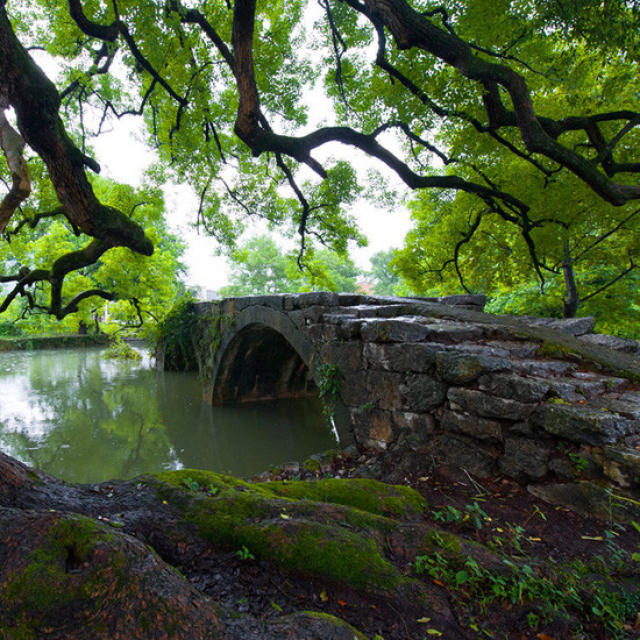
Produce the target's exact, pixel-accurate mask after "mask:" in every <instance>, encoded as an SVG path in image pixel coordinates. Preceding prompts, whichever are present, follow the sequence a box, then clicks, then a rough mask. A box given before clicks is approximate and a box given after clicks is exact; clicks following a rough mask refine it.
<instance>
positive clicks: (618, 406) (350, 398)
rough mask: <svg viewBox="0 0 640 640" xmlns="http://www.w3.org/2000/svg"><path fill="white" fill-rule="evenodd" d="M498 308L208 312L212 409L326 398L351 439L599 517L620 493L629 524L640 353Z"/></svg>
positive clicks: (638, 455)
mask: <svg viewBox="0 0 640 640" xmlns="http://www.w3.org/2000/svg"><path fill="white" fill-rule="evenodd" d="M483 305H484V298H483V297H482V296H449V297H446V298H432V299H424V298H422V299H409V298H374V297H369V296H360V295H351V294H335V293H327V292H319V293H309V294H283V295H273V296H260V297H246V298H231V299H226V300H222V301H220V302H216V303H200V304H197V305H196V307H195V309H196V313H197V318H198V321H197V326H198V329H197V331H196V332H195V335H194V336H193V338H194V340H193V348H194V350H195V354H196V358H197V362H198V366H199V370H200V375H201V377H202V380H203V382H204V389H205V399H206V400H207V401H208V402H211V403H213V404H223V403H232V402H249V401H256V400H268V399H275V398H293V397H304V396H312V395H314V396H315V395H318V394H320V395H322V396H323V398H324V400H325V402H326V403H327V404H328V405H329V407H330V409H331V411H332V414H333V418H334V420H335V425H336V427H337V430H338V433H339V435H340V439H341V442H342V444H348V443H355V444H356V445H357V447H358V448H359V449H360V450H364V449H378V450H383V451H387V452H389V451H396V452H405V453H406V455H407V456H409V457H412V459H414V460H416V459H417V460H422V462H423V466H424V468H427V467H428V466H429V465H430V464H433V463H434V462H439V463H441V464H447V465H452V466H455V467H458V468H462V469H464V470H465V471H468V472H469V473H472V474H475V475H477V476H480V477H483V476H489V475H493V474H496V473H501V474H504V475H507V476H510V477H512V478H514V479H516V480H518V481H520V482H524V483H526V484H527V485H528V486H529V488H530V490H531V491H532V492H533V493H535V494H536V495H539V496H540V497H542V498H546V499H550V500H551V501H554V502H560V503H565V504H570V505H571V506H572V507H574V508H577V509H578V510H582V511H587V512H593V511H594V510H596V511H598V510H600V511H602V509H604V508H605V507H604V506H603V505H605V504H608V505H609V507H610V506H611V503H612V500H611V497H610V496H611V491H612V490H613V491H614V495H615V496H617V497H616V500H615V501H614V502H615V504H616V505H617V506H616V509H617V511H618V516H619V517H623V518H626V519H628V518H629V517H634V518H638V517H639V513H640V510H639V507H640V502H638V500H640V491H639V489H640V393H639V391H638V390H639V389H640V385H639V384H638V383H639V382H640V358H638V343H636V342H634V341H631V340H624V339H620V338H615V337H612V336H601V335H597V334H593V333H591V331H592V329H593V320H592V319H590V318H575V319H569V320H549V319H541V318H533V317H527V318H515V317H507V316H493V315H489V314H485V313H482V311H481V310H482V307H483ZM170 365H171V363H170V362H166V363H165V367H170ZM403 455H404V454H403ZM612 487H613V489H612ZM609 507H607V508H609Z"/></svg>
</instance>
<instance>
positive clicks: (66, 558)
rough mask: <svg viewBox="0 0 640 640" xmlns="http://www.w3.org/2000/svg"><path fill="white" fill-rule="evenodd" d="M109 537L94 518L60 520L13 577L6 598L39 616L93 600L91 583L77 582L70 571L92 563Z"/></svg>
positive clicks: (9, 581)
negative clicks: (101, 543)
mask: <svg viewBox="0 0 640 640" xmlns="http://www.w3.org/2000/svg"><path fill="white" fill-rule="evenodd" d="M108 535H109V534H107V533H106V532H104V531H103V529H102V528H101V527H100V525H98V524H97V523H96V522H94V521H93V520H91V519H90V518H85V517H82V516H73V517H71V518H68V519H64V520H59V521H58V522H56V523H54V525H53V526H52V527H51V529H50V531H49V533H48V535H47V536H46V537H45V539H44V540H43V541H42V543H41V544H40V545H39V546H38V548H37V549H35V550H34V551H33V552H32V553H31V554H30V555H29V556H28V557H27V558H26V566H25V567H24V568H23V569H22V570H21V571H19V572H16V573H14V574H12V575H10V576H9V579H8V581H7V583H6V584H5V586H4V590H3V591H4V593H3V598H6V600H7V601H9V602H13V603H20V604H21V606H22V608H23V609H25V610H27V611H30V612H31V613H32V614H33V615H35V616H36V617H38V616H42V617H46V616H47V615H48V614H50V613H55V612H56V610H60V609H61V608H64V607H65V606H66V605H69V604H71V603H73V602H77V601H82V600H88V599H90V598H91V597H92V588H93V587H94V586H95V585H94V584H93V583H92V582H91V581H89V582H75V581H73V580H72V579H70V576H71V575H73V574H72V573H71V572H70V571H72V570H73V568H75V567H80V566H82V564H83V563H86V562H88V560H89V559H90V556H91V554H92V552H93V549H94V548H95V546H96V544H98V543H99V542H100V541H102V540H105V541H106V540H107V538H108Z"/></svg>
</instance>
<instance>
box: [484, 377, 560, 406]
mask: <svg viewBox="0 0 640 640" xmlns="http://www.w3.org/2000/svg"><path fill="white" fill-rule="evenodd" d="M479 388H480V390H482V391H487V392H488V393H490V394H491V395H494V396H499V397H500V398H511V399H512V400H519V401H521V402H539V401H540V400H542V398H544V396H545V395H546V393H547V391H549V383H548V382H545V381H544V380H534V379H532V378H523V377H522V376H519V375H517V374H503V373H493V374H490V375H485V376H482V377H481V378H480V381H479Z"/></svg>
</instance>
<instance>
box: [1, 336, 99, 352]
mask: <svg viewBox="0 0 640 640" xmlns="http://www.w3.org/2000/svg"><path fill="white" fill-rule="evenodd" d="M109 342H110V338H109V336H107V335H105V334H98V335H95V334H91V335H80V334H70V335H56V336H23V337H20V338H4V339H0V352H1V351H36V350H39V349H73V348H79V347H96V346H102V345H106V344H109Z"/></svg>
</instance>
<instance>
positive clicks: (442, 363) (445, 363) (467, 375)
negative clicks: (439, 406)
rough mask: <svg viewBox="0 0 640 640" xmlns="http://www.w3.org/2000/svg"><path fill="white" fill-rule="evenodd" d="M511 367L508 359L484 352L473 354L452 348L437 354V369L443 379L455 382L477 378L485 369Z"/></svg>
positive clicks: (497, 369) (494, 369)
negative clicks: (459, 351) (458, 351)
mask: <svg viewBox="0 0 640 640" xmlns="http://www.w3.org/2000/svg"><path fill="white" fill-rule="evenodd" d="M510 368H511V364H510V363H509V361H508V360H506V359H504V358H495V357H493V356H488V355H484V354H477V355H471V354H469V353H457V352H456V351H455V350H450V351H441V352H440V353H438V354H437V355H436V371H437V372H438V374H439V375H440V377H441V378H442V379H443V380H446V381H447V382H451V383H453V384H465V383H467V382H471V381H473V380H476V379H477V378H478V377H480V375H481V374H482V373H484V372H485V371H505V370H509V369H510Z"/></svg>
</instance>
